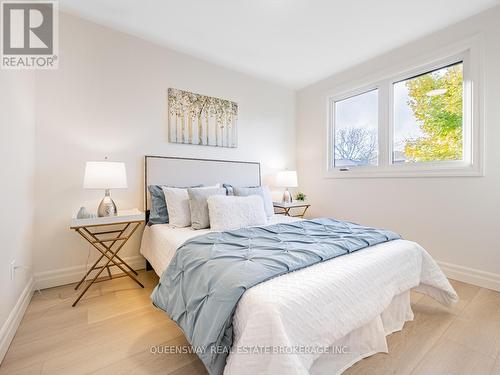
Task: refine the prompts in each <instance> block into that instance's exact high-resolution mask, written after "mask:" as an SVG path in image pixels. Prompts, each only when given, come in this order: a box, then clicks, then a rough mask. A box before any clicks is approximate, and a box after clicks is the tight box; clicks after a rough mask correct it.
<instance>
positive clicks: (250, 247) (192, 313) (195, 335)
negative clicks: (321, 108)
mask: <svg viewBox="0 0 500 375" xmlns="http://www.w3.org/2000/svg"><path fill="white" fill-rule="evenodd" d="M398 238H400V237H399V235H397V234H396V233H393V232H390V231H387V230H380V229H374V228H368V227H363V226H360V225H357V224H352V223H347V222H343V221H338V220H334V219H315V220H304V221H298V222H294V223H287V224H275V225H270V226H264V227H252V228H243V229H238V230H232V231H226V232H212V233H208V234H205V235H201V236H198V237H195V238H192V239H190V240H188V241H186V242H185V243H184V244H183V245H182V246H181V247H179V249H178V250H177V252H176V254H175V256H174V258H173V259H172V262H171V263H170V265H169V266H168V268H167V270H166V271H165V272H164V273H163V275H162V276H161V279H160V282H159V284H158V286H157V287H156V288H155V289H154V291H153V294H152V295H151V298H152V300H153V303H154V304H155V305H156V306H157V307H159V308H160V309H162V310H164V311H165V312H166V313H167V314H168V315H169V316H170V318H171V319H172V320H174V321H175V322H176V323H177V324H178V325H179V326H180V327H181V328H182V330H183V331H184V333H185V335H186V338H187V339H188V341H189V342H190V343H191V345H193V346H194V347H195V349H196V350H197V353H198V355H199V357H200V358H201V360H202V361H203V363H204V364H205V366H206V368H207V369H208V372H209V373H210V374H212V375H215V374H217V375H218V374H222V372H223V370H224V366H225V363H226V357H227V355H228V354H229V352H230V349H231V344H232V340H233V328H232V319H233V314H234V312H235V309H236V305H237V303H238V300H239V299H240V297H241V296H242V295H243V293H244V292H245V290H247V289H249V288H251V287H252V286H254V285H256V284H259V283H261V282H263V281H266V280H269V279H271V278H273V277H276V276H280V275H283V274H285V273H288V272H291V271H295V270H298V269H301V268H304V267H308V266H311V265H313V264H316V263H319V262H322V261H325V260H328V259H332V258H335V257H338V256H341V255H345V254H349V253H352V252H354V251H358V250H361V249H364V248H367V247H369V246H373V245H376V244H379V243H382V242H387V241H391V240H394V239H398Z"/></svg>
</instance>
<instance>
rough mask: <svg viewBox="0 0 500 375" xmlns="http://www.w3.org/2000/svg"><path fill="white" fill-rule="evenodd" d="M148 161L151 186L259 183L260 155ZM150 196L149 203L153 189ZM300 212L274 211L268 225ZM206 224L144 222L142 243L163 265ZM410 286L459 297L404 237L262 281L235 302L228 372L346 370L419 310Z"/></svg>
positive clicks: (156, 264)
mask: <svg viewBox="0 0 500 375" xmlns="http://www.w3.org/2000/svg"><path fill="white" fill-rule="evenodd" d="M145 171H146V176H145V187H147V186H148V185H149V184H165V185H171V186H188V185H189V184H198V183H206V184H212V183H215V182H220V181H224V182H230V183H232V184H235V185H241V186H253V185H257V184H258V185H260V165H258V163H247V162H233V161H231V162H229V161H220V160H214V161H212V160H199V159H177V158H163V157H150V156H148V157H146V166H145ZM145 201H146V209H147V208H148V204H149V201H148V196H147V189H145ZM297 220H299V219H296V218H290V217H286V216H283V215H275V216H273V217H272V218H270V222H269V224H268V225H270V226H273V225H275V224H276V223H285V224H286V223H290V222H295V221H297ZM207 233H210V230H209V229H202V230H194V229H191V228H172V227H170V226H169V225H168V224H158V225H153V226H150V227H146V229H145V231H144V235H143V240H142V244H141V253H142V254H143V255H144V256H145V258H146V259H147V260H148V262H149V264H150V265H151V266H152V268H153V269H154V270H155V272H156V273H157V274H158V275H162V274H163V272H164V270H165V269H166V268H167V266H168V265H169V264H170V263H171V261H172V259H173V258H174V256H175V254H176V251H177V249H178V248H179V247H180V246H181V245H183V244H184V243H185V242H186V241H188V240H190V239H193V238H195V237H198V236H203V235H204V234H207ZM412 289H413V290H416V291H419V292H422V293H425V294H427V295H430V296H431V297H433V298H435V299H436V300H438V301H439V302H441V303H443V304H447V305H449V304H452V303H454V302H456V301H457V299H458V297H457V295H456V293H455V291H454V290H453V288H452V287H451V285H450V284H449V282H448V280H447V279H446V277H445V276H444V275H443V273H442V272H441V270H440V269H439V267H438V266H437V265H436V263H435V262H434V260H433V259H432V258H431V257H430V255H429V254H428V253H427V252H426V251H425V250H424V249H423V248H422V247H421V246H419V245H418V244H416V243H414V242H411V241H406V240H403V239H396V240H393V241H389V242H384V243H380V244H378V245H375V246H370V247H368V248H367V249H365V250H363V251H359V252H354V253H352V254H349V255H346V256H341V257H338V258H334V259H330V260H326V261H324V262H320V263H317V264H314V265H312V266H309V267H306V268H303V269H299V270H297V271H294V272H290V273H286V274H283V275H281V276H279V277H275V278H271V279H270V280H267V281H265V282H262V283H260V284H258V285H255V286H253V287H251V288H250V289H248V290H246V291H245V292H244V294H243V295H242V297H241V299H239V301H238V303H237V306H236V310H235V312H234V316H233V317H232V329H233V340H232V350H231V352H230V353H228V356H227V358H226V361H225V366H224V368H223V372H224V374H252V375H255V374H269V373H286V374H337V373H342V372H343V371H344V370H345V369H347V368H348V367H350V366H351V365H352V364H354V363H355V362H357V361H359V360H360V359H362V358H364V357H367V356H370V355H372V354H374V353H377V352H387V342H386V336H387V335H389V334H390V333H392V332H395V331H398V330H401V329H402V328H403V325H404V323H405V322H406V321H409V320H412V319H413V313H412V311H411V307H410V290H412ZM209 370H210V369H209ZM211 371H213V370H211ZM213 373H215V372H213Z"/></svg>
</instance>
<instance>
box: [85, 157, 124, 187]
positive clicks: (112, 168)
mask: <svg viewBox="0 0 500 375" xmlns="http://www.w3.org/2000/svg"><path fill="white" fill-rule="evenodd" d="M126 187H127V172H126V171H125V163H121V162H112V161H88V162H87V164H86V165H85V177H84V179H83V188H84V189H123V188H126Z"/></svg>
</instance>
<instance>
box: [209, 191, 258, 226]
mask: <svg viewBox="0 0 500 375" xmlns="http://www.w3.org/2000/svg"><path fill="white" fill-rule="evenodd" d="M207 203H208V214H209V217H210V228H211V229H212V230H218V231H222V230H229V229H238V228H244V227H249V226H254V225H265V224H267V216H266V211H265V210H264V203H263V201H262V198H261V197H260V196H258V195H250V196H248V197H237V196H225V195H212V196H211V197H209V198H208V199H207Z"/></svg>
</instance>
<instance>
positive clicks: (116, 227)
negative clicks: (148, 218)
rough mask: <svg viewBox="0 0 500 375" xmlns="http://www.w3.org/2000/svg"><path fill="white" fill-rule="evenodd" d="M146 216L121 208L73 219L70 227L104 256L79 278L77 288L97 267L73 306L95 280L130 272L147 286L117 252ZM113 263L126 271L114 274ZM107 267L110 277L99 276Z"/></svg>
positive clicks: (133, 277)
mask: <svg viewBox="0 0 500 375" xmlns="http://www.w3.org/2000/svg"><path fill="white" fill-rule="evenodd" d="M144 219H145V218H144V213H143V212H141V211H139V210H137V209H134V210H126V211H120V212H118V214H117V215H116V216H106V217H95V218H89V219H72V220H71V225H70V229H73V230H74V231H76V232H77V233H78V234H80V236H82V237H83V238H84V239H85V240H86V241H87V242H88V243H89V244H91V245H92V246H93V247H94V248H95V249H97V251H99V252H100V253H101V256H100V257H99V258H98V259H97V260H96V261H95V263H94V264H93V265H92V267H90V269H89V270H88V272H87V273H86V274H85V276H83V278H82V279H81V280H80V282H79V283H78V284H77V285H76V287H75V290H78V288H79V287H80V286H81V285H82V284H83V282H84V281H85V280H86V279H87V277H89V275H90V274H91V273H92V272H94V271H96V274H95V275H94V277H93V278H92V279H91V280H90V282H89V283H88V284H87V285H86V286H85V288H84V289H83V290H82V292H81V293H80V295H79V296H78V298H77V299H76V300H75V302H74V303H73V307H74V306H75V305H76V304H77V303H78V301H80V299H81V298H82V297H83V295H84V294H85V293H86V292H87V290H88V289H89V288H90V287H91V286H92V284H94V283H95V282H99V281H106V280H111V279H113V278H116V277H123V276H128V277H130V278H131V279H132V280H134V281H135V282H136V283H137V284H138V285H139V286H140V287H141V288H144V285H142V284H141V282H140V281H139V280H138V279H137V278H136V275H137V272H136V271H135V270H134V269H133V268H132V267H130V266H129V265H128V264H127V263H126V262H125V261H124V260H123V259H122V258H120V256H119V255H118V252H119V251H120V250H121V249H122V248H123V246H124V245H125V244H126V243H127V241H128V240H129V238H130V237H132V235H133V234H134V232H135V231H136V230H137V228H139V227H140V226H141V225H142V224H143V223H144ZM104 227H105V228H104ZM101 261H102V263H101ZM100 263H101V264H100ZM99 264H100V265H99ZM110 267H118V268H119V269H120V270H121V271H122V272H123V274H121V275H118V276H112V275H111V271H110ZM105 269H106V270H107V272H108V276H109V277H108V278H105V279H100V280H97V278H98V277H99V275H101V273H102V271H104V270H105Z"/></svg>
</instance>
